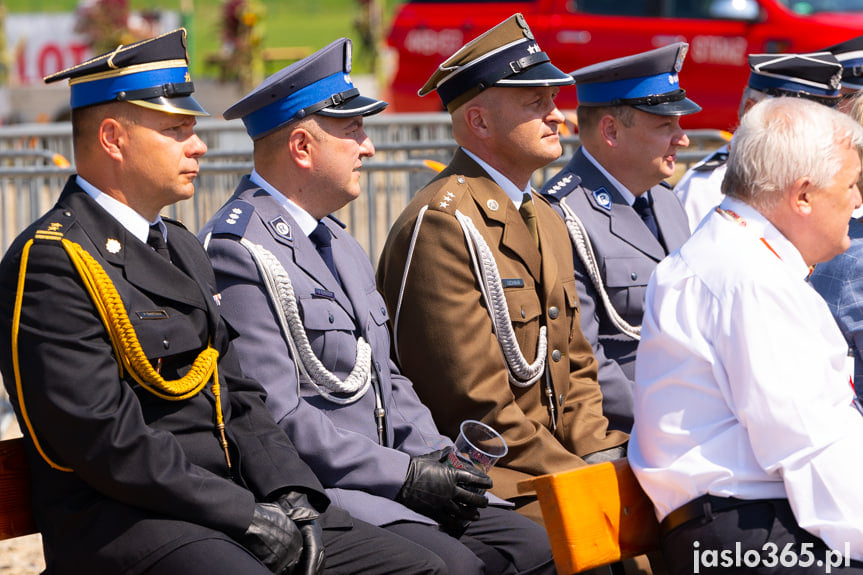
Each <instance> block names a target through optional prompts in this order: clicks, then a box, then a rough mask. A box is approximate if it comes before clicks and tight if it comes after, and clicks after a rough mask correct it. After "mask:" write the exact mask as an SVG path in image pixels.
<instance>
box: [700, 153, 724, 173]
mask: <svg viewBox="0 0 863 575" xmlns="http://www.w3.org/2000/svg"><path fill="white" fill-rule="evenodd" d="M727 161H728V152H726V151H724V150H717V151H715V152H713V153H712V154H710V155H709V156H707V157H706V158H704V159H703V160H701V161H700V162H698V163H697V164H695V166H693V167H692V169H693V170H695V171H696V172H712V171H713V170H715V169H716V168H718V167H719V166H721V165H723V164H724V163H725V162H727Z"/></svg>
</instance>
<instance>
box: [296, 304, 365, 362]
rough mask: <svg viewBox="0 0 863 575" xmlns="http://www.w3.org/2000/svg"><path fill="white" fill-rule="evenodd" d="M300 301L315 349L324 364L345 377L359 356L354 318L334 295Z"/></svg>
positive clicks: (311, 342)
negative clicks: (331, 297) (334, 298)
mask: <svg viewBox="0 0 863 575" xmlns="http://www.w3.org/2000/svg"><path fill="white" fill-rule="evenodd" d="M298 304H299V308H300V316H301V318H302V320H303V326H304V327H305V330H306V337H308V339H309V344H310V345H311V347H312V351H313V352H314V353H315V355H316V356H317V357H318V359H319V360H321V363H322V364H323V365H324V367H326V368H327V369H328V370H330V371H331V372H333V373H334V374H335V375H337V376H339V377H343V376H344V375H345V374H346V373H347V372H348V371H350V369H351V367H353V361H354V358H355V357H356V337H355V335H354V332H355V331H356V324H355V323H354V320H353V318H352V317H351V316H350V315H349V314H348V312H347V311H345V309H344V308H343V307H342V306H340V305H339V304H338V303H336V301H335V300H332V299H328V298H316V297H311V296H307V297H303V298H300V300H299V302H298Z"/></svg>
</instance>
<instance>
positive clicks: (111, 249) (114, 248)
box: [105, 238, 123, 254]
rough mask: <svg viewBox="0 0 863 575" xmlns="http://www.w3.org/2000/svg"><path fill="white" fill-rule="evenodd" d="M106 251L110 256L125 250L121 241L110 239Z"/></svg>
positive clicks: (106, 243) (106, 244)
mask: <svg viewBox="0 0 863 575" xmlns="http://www.w3.org/2000/svg"><path fill="white" fill-rule="evenodd" d="M105 249H106V250H108V253H109V254H116V253H119V252H120V250H121V249H123V244H121V243H120V241H119V240H115V239H114V238H108V241H107V242H105Z"/></svg>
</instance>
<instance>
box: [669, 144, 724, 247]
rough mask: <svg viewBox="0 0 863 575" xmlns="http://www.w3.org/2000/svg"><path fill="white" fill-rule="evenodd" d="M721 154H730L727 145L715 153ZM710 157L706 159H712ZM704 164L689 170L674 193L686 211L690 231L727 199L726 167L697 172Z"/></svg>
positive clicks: (678, 183) (675, 187) (676, 186)
mask: <svg viewBox="0 0 863 575" xmlns="http://www.w3.org/2000/svg"><path fill="white" fill-rule="evenodd" d="M721 152H725V153H726V154H727V153H728V145H727V144H726V145H725V146H723V147H721V148H719V149H718V150H716V152H715V153H721ZM712 155H713V154H711V155H710V156H712ZM710 156H708V157H707V158H705V159H710ZM702 163H703V161H702V162H699V163H698V164H696V165H695V166H693V167H692V168H690V169H689V170H687V171H686V173H685V174H683V177H682V178H680V181H678V182H677V185H675V186H674V193H675V194H677V198H678V199H679V200H680V203H681V204H683V209H684V210H685V211H686V217H687V219H688V220H689V229H690V230H694V229H696V228H697V227H698V224H699V223H701V220H702V219H704V216H706V215H707V214H709V213H710V211H711V210H712V209H713V208H715V207H716V206H718V205H719V203H720V202H722V198H724V197H725V195H724V194H723V193H722V179H723V178H724V177H725V169H726V165H725V164H722V165H721V166H717V167H716V168H715V169H713V170H704V171H699V170H696V169H695V168H697V167H698V166H700V165H701V164H702Z"/></svg>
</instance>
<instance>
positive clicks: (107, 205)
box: [75, 176, 168, 244]
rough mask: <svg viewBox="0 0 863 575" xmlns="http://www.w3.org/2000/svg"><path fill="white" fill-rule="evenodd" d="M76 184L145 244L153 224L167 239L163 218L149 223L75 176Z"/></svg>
mask: <svg viewBox="0 0 863 575" xmlns="http://www.w3.org/2000/svg"><path fill="white" fill-rule="evenodd" d="M75 183H76V184H78V186H79V187H80V188H81V189H82V190H84V191H85V192H87V195H88V196H90V197H91V198H93V199H94V200H95V201H96V203H97V204H99V205H100V206H102V209H104V210H105V211H106V212H108V213H109V214H111V216H112V217H113V218H114V219H115V220H117V221H118V222H120V225H121V226H123V227H124V228H126V231H128V232H129V233H130V234H132V235H133V236H135V237H136V238H138V239H139V240H141V241H142V242H144V243H145V244H146V243H147V235H148V234H149V233H150V226H151V225H152V224H159V229H160V230H161V231H162V236H163V237H165V238H167V235H168V229H167V228H166V227H165V222H163V221H162V217H161V216H157V217H156V219H155V220H154V221H152V222H148V221H147V220H146V218H144V216H142V215H141V214H139V213H138V212H136V211H135V210H133V209H132V208H130V207H129V206H127V205H126V204H124V203H123V202H120V201H119V200H116V199H114V198H112V197H111V196H109V195H108V194H106V193H104V192H102V191H101V190H99V189H98V188H97V187H96V186H94V185H93V184H91V183H90V182H88V181H87V180H85V179H84V178H82V177H81V176H75Z"/></svg>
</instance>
